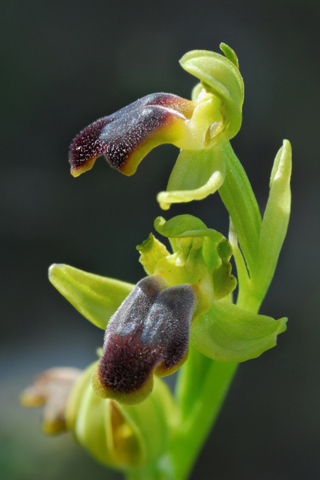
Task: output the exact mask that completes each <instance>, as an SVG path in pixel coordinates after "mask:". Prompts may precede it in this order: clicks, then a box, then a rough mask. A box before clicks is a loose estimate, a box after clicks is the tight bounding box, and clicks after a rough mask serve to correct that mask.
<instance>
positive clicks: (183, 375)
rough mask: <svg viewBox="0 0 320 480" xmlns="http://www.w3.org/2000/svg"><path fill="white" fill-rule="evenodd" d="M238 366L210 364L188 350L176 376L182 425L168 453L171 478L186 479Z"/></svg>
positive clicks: (207, 359) (205, 359) (218, 363)
mask: <svg viewBox="0 0 320 480" xmlns="http://www.w3.org/2000/svg"><path fill="white" fill-rule="evenodd" d="M236 369H237V364H235V363H221V362H217V361H214V360H211V359H209V358H207V357H205V356H204V355H202V354H201V353H199V352H198V351H197V350H195V349H193V347H192V346H190V354H189V358H188V361H187V362H186V363H185V365H184V366H183V367H182V369H181V370H180V373H179V378H178V383H177V390H176V396H177V401H178V404H179V406H180V409H181V415H182V418H181V423H180V425H179V427H178V431H177V432H176V434H175V436H174V438H173V442H172V445H171V449H170V456H171V462H172V464H173V468H174V478H175V479H176V480H185V479H187V478H188V476H189V474H190V471H191V469H192V467H193V465H194V462H195V460H196V458H197V455H198V453H199V451H200V449H201V447H202V445H203V443H204V442H205V440H206V438H207V436H208V434H209V432H210V430H211V428H212V426H213V424H214V423H215V420H216V418H217V416H218V414H219V411H220V409H221V406H222V404H223V400H224V398H225V396H226V394H227V391H228V389H229V386H230V383H231V381H232V379H233V376H234V374H235V372H236Z"/></svg>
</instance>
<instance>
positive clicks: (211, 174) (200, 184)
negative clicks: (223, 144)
mask: <svg viewBox="0 0 320 480" xmlns="http://www.w3.org/2000/svg"><path fill="white" fill-rule="evenodd" d="M224 178H225V160H224V157H223V155H222V154H221V149H220V148H219V147H213V148H207V149H202V150H181V152H180V155H179V157H178V159H177V161H176V164H175V166H174V168H173V170H172V173H171V175H170V178H169V182H168V186H167V191H166V192H160V193H159V194H158V196H157V200H158V202H159V204H160V207H161V208H162V209H163V210H168V209H169V208H170V206H171V204H172V203H183V202H191V201H192V200H202V199H204V198H206V197H207V196H208V195H210V194H212V193H215V192H216V191H217V190H218V189H219V188H220V187H221V185H222V184H223V182H224Z"/></svg>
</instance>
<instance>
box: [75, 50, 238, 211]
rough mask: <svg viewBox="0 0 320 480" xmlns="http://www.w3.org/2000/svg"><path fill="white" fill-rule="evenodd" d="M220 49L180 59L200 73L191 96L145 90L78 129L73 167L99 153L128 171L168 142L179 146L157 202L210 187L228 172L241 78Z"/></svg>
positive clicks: (196, 195) (165, 203)
mask: <svg viewBox="0 0 320 480" xmlns="http://www.w3.org/2000/svg"><path fill="white" fill-rule="evenodd" d="M221 50H222V51H223V52H224V54H225V56H223V55H219V54H217V53H214V52H209V51H206V50H194V51H192V52H189V53H187V54H186V55H184V56H183V57H182V58H181V60H180V64H181V66H182V68H184V69H185V70H186V71H187V72H189V73H191V74H192V75H194V76H195V77H197V78H198V79H199V80H200V83H199V84H198V85H197V86H196V87H195V89H194V91H193V94H192V100H186V99H184V98H181V97H178V96H177V95H172V94H169V93H155V94H151V95H147V96H145V97H143V98H141V99H139V100H137V101H136V102H133V103H132V104H130V105H128V106H127V107H124V108H122V109H121V110H119V111H118V112H116V113H113V114H112V115H109V116H106V117H103V118H100V119H99V120H96V121H95V122H94V123H92V124H91V125H89V126H88V127H86V128H85V129H84V130H82V132H80V133H79V135H77V136H76V138H75V139H74V141H73V142H72V144H71V147H70V153H69V162H70V164H71V173H72V175H73V176H75V177H77V176H79V175H81V173H83V172H86V171H87V170H90V169H91V168H92V167H93V165H94V163H95V161H96V159H97V158H98V157H99V156H101V155H103V156H104V157H105V158H106V159H107V161H108V162H109V164H110V165H111V167H113V168H115V169H117V170H119V171H120V172H121V173H123V174H124V175H132V174H134V173H135V172H136V169H137V167H138V165H139V163H140V162H141V160H142V159H143V158H144V157H145V156H146V155H147V154H148V153H149V152H150V150H152V149H153V148H154V147H157V146H158V145H161V144H164V143H172V144H173V145H175V146H177V147H179V148H180V149H181V151H180V154H179V157H178V160H177V163H176V165H175V167H174V169H173V172H172V174H171V176H170V179H169V183H168V187H167V192H162V193H160V194H159V195H158V201H159V203H160V206H161V208H163V209H168V208H169V207H170V205H171V204H172V203H176V202H189V201H191V200H201V199H203V198H205V197H206V196H207V195H209V194H211V193H214V192H215V191H217V190H218V188H219V187H220V186H221V185H222V183H223V181H224V177H225V170H226V166H225V162H226V160H225V158H224V155H223V153H222V151H221V146H222V145H223V144H224V143H225V142H226V141H227V140H229V139H231V138H233V137H234V136H235V135H236V134H237V132H238V131H239V129H240V126H241V121H242V104H243V98H244V86H243V80H242V77H241V75H240V72H239V64H238V59H237V57H236V55H235V53H234V51H233V50H232V49H231V48H230V47H228V46H227V45H225V44H221Z"/></svg>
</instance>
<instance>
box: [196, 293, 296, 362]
mask: <svg viewBox="0 0 320 480" xmlns="http://www.w3.org/2000/svg"><path fill="white" fill-rule="evenodd" d="M286 322H287V319H286V318H281V319H280V320H274V319H273V318H271V317H267V316H265V315H258V314H255V313H251V312H248V311H246V310H242V309H241V308H239V307H237V306H236V305H234V304H232V303H229V302H226V301H215V302H213V305H212V307H211V309H210V310H209V311H208V312H206V313H204V314H203V315H201V316H199V317H198V318H196V319H195V320H194V321H193V324H192V329H191V342H192V344H193V345H194V347H195V348H196V349H197V350H199V352H201V353H202V354H203V355H206V356H207V357H209V358H212V359H213V360H218V361H219V362H235V363H238V362H244V361H246V360H249V359H251V358H256V357H259V356H260V355H261V354H262V353H263V352H265V351H266V350H269V349H270V348H272V347H274V346H275V345H276V342H277V335H279V334H280V333H282V332H284V331H285V330H286Z"/></svg>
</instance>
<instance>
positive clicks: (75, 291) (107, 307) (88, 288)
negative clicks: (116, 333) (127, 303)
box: [49, 264, 134, 330]
mask: <svg viewBox="0 0 320 480" xmlns="http://www.w3.org/2000/svg"><path fill="white" fill-rule="evenodd" d="M49 280H50V282H51V283H52V284H53V285H54V286H55V287H56V289H57V290H59V292H60V293H61V294H62V295H63V296H64V297H65V298H66V299H67V300H68V301H69V302H70V303H71V304H72V305H73V306H74V307H75V308H76V309H77V310H78V311H79V312H80V313H81V314H82V315H83V316H84V317H85V318H86V319H87V320H89V321H90V322H91V323H93V324H94V325H96V326H97V327H99V328H102V329H103V330H105V328H106V325H107V323H108V321H109V319H110V317H111V315H113V314H114V313H115V311H116V310H117V309H118V307H119V306H120V304H121V303H122V302H123V300H124V299H125V298H126V297H127V295H129V293H130V292H131V290H132V289H133V287H134V285H131V284H130V283H125V282H121V281H119V280H114V279H113V278H107V277H102V276H100V275H94V274H92V273H87V272H83V271H82V270H78V269H77V268H74V267H70V266H69V265H64V264H53V265H51V267H50V269H49Z"/></svg>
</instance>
